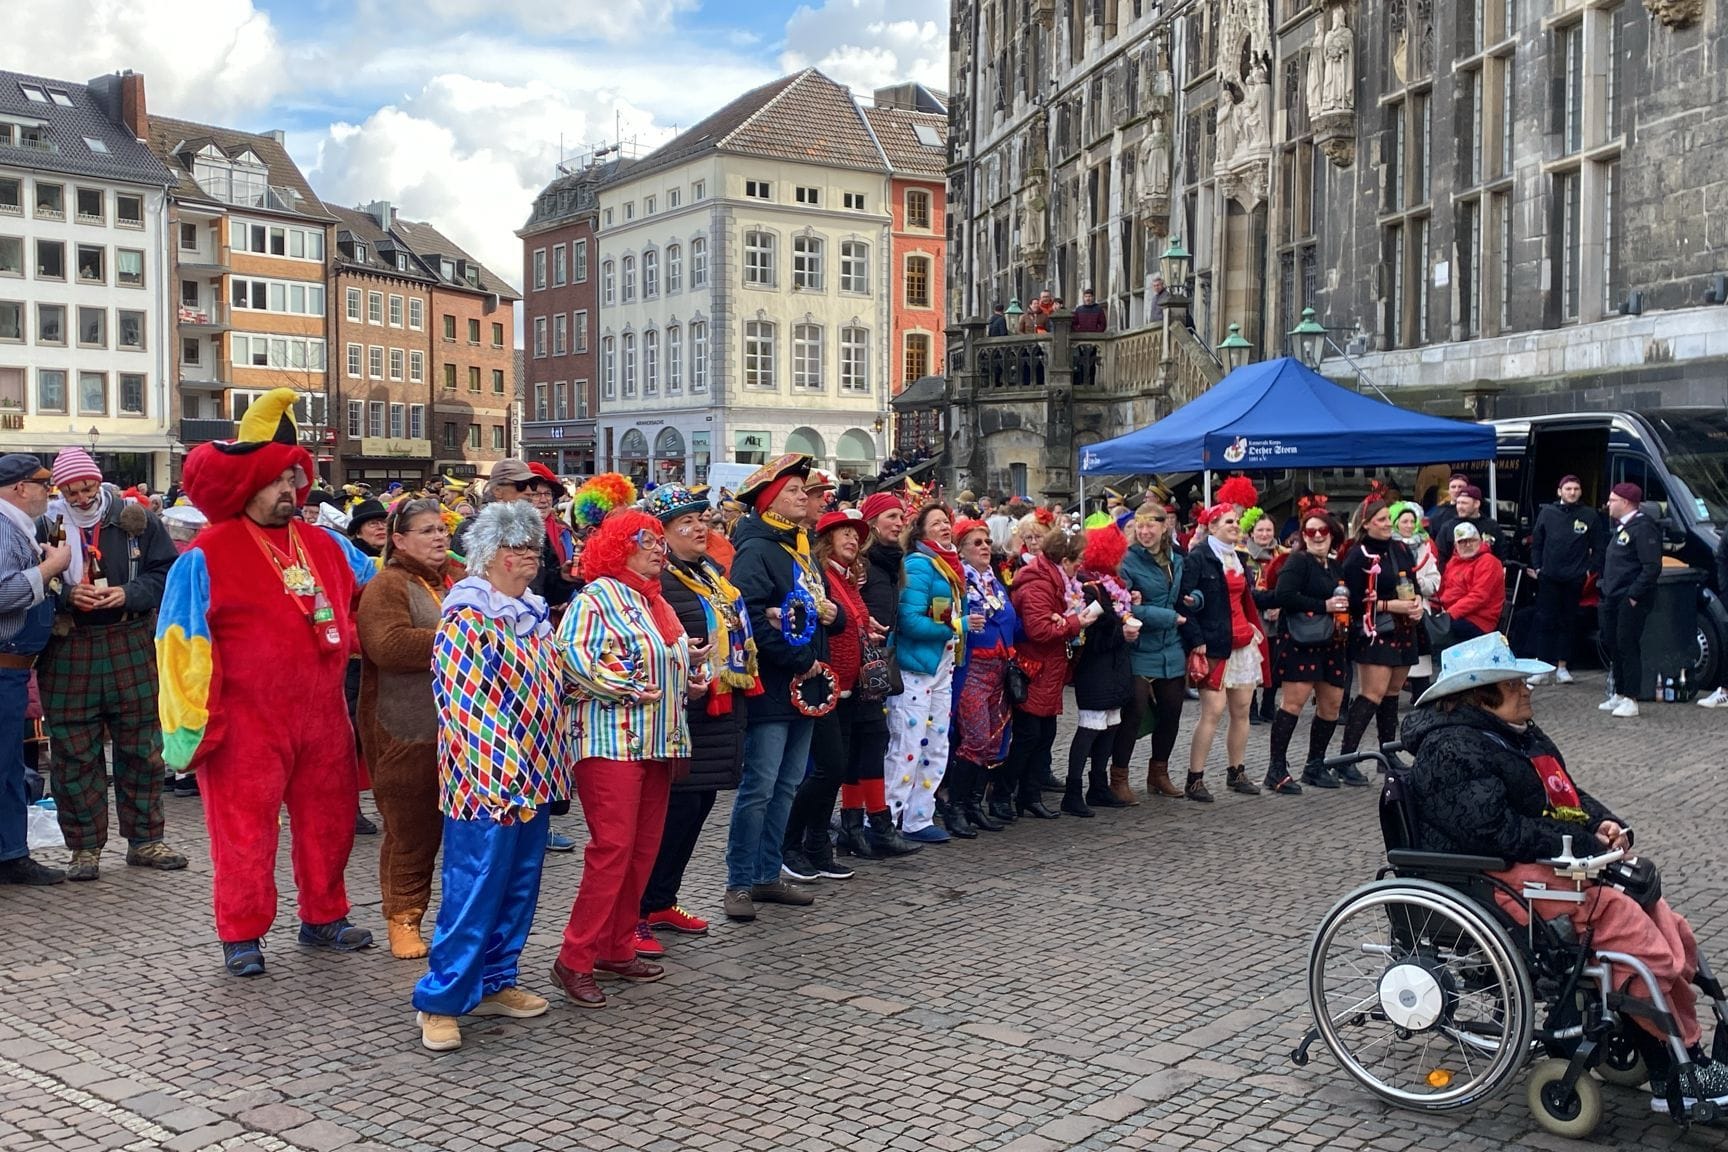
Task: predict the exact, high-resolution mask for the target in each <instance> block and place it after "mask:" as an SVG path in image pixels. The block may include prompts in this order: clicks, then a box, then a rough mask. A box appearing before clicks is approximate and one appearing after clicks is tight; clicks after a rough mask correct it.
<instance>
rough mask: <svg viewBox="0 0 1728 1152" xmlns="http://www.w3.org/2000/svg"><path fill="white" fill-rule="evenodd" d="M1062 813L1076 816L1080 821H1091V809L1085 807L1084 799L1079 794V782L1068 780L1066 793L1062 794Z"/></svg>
mask: <svg viewBox="0 0 1728 1152" xmlns="http://www.w3.org/2000/svg"><path fill="white" fill-rule="evenodd" d="M1062 811H1064V812H1066V813H1068V815H1070V816H1078V817H1080V819H1082V820H1090V819H1092V815H1093V813H1092V809H1090V808H1088V807H1087V806H1086V798H1085V797H1084V796H1082V795H1081V794H1080V781H1078V780H1070V781H1069V782H1068V789H1067V791H1065V792H1063V793H1062Z"/></svg>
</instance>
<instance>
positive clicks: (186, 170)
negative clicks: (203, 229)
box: [150, 116, 332, 220]
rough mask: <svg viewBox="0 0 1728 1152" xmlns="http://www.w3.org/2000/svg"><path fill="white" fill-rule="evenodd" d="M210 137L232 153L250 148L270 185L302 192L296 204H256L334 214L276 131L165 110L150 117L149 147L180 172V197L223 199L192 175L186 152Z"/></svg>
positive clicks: (315, 215)
mask: <svg viewBox="0 0 1728 1152" xmlns="http://www.w3.org/2000/svg"><path fill="white" fill-rule="evenodd" d="M206 143H211V144H215V145H216V147H217V148H219V149H221V150H222V152H223V153H224V154H226V155H228V156H236V155H238V154H239V153H240V152H241V151H242V150H244V149H250V150H251V151H252V153H253V155H255V156H257V157H258V159H259V160H261V161H263V163H264V168H265V171H266V173H267V178H268V180H269V182H270V187H272V188H285V189H288V190H289V191H291V192H293V193H295V195H296V196H298V198H299V199H298V201H297V202H295V203H293V204H287V203H267V204H263V205H259V206H258V207H260V208H263V209H265V210H267V211H271V212H287V213H291V214H294V215H299V216H310V217H312V218H314V219H317V220H330V219H332V217H331V215H330V213H329V211H328V210H327V209H326V208H325V206H324V203H323V201H321V200H319V199H318V194H317V193H316V192H314V191H312V185H310V184H308V183H307V182H306V176H305V174H304V173H302V172H301V171H300V166H299V165H298V164H296V163H294V159H293V157H291V156H289V155H288V150H287V149H286V148H284V147H283V146H282V145H281V144H279V143H277V141H276V138H275V137H274V136H266V135H260V134H258V133H254V132H240V131H237V130H236V129H233V128H216V127H213V126H211V125H209V124H198V123H195V122H193V121H190V120H175V119H172V118H170V117H167V116H152V117H150V150H151V151H153V152H155V153H156V155H157V157H158V158H159V159H160V160H161V161H162V162H163V163H164V164H166V165H168V168H169V170H170V171H171V172H173V173H174V174H175V176H176V177H178V179H179V182H180V186H179V188H178V190H177V191H176V193H175V194H176V195H177V196H178V197H179V198H180V199H182V200H187V201H196V202H199V203H204V204H221V203H224V202H223V201H222V200H219V199H218V198H216V197H214V196H212V195H210V194H209V193H208V192H206V191H204V189H202V188H200V187H199V186H198V182H197V181H195V180H193V179H192V161H191V156H190V155H189V154H186V155H182V153H190V152H196V151H197V150H198V149H199V148H200V147H202V146H203V145H204V144H206ZM187 146H190V147H187Z"/></svg>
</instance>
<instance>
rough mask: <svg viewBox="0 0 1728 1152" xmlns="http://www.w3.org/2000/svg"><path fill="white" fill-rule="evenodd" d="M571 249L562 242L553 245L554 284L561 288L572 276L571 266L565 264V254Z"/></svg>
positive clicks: (555, 286)
mask: <svg viewBox="0 0 1728 1152" xmlns="http://www.w3.org/2000/svg"><path fill="white" fill-rule="evenodd" d="M568 251H569V249H567V248H565V247H564V245H562V244H554V245H552V286H553V287H554V288H561V287H563V286H564V284H565V283H566V282H567V281H568V280H569V278H570V271H569V268H568V267H567V266H566V264H565V254H566V253H567V252H568Z"/></svg>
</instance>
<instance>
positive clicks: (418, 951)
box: [384, 908, 431, 960]
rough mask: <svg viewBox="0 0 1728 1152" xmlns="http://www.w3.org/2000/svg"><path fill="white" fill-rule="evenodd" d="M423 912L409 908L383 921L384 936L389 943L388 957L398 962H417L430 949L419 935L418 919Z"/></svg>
mask: <svg viewBox="0 0 1728 1152" xmlns="http://www.w3.org/2000/svg"><path fill="white" fill-rule="evenodd" d="M424 915H425V911H424V910H423V909H420V908H410V909H409V910H408V911H406V912H398V913H396V915H394V916H391V917H389V918H388V919H387V920H385V921H384V935H385V938H386V939H387V940H389V942H390V955H392V956H394V957H396V959H398V960H418V959H420V958H421V957H422V956H424V955H426V953H427V952H429V951H430V950H431V949H430V948H428V947H427V945H426V940H425V937H423V936H421V935H420V918H421V917H422V916H424Z"/></svg>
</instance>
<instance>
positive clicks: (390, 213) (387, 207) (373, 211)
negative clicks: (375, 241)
mask: <svg viewBox="0 0 1728 1152" xmlns="http://www.w3.org/2000/svg"><path fill="white" fill-rule="evenodd" d="M365 211H366V215H368V216H370V217H372V219H373V221H374V222H376V223H377V225H378V227H380V228H382V229H383V230H384V231H386V232H388V231H390V229H392V228H394V227H396V206H395V205H394V204H392V203H390V201H388V200H374V201H372V203H370V204H368V205H366V209H365Z"/></svg>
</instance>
